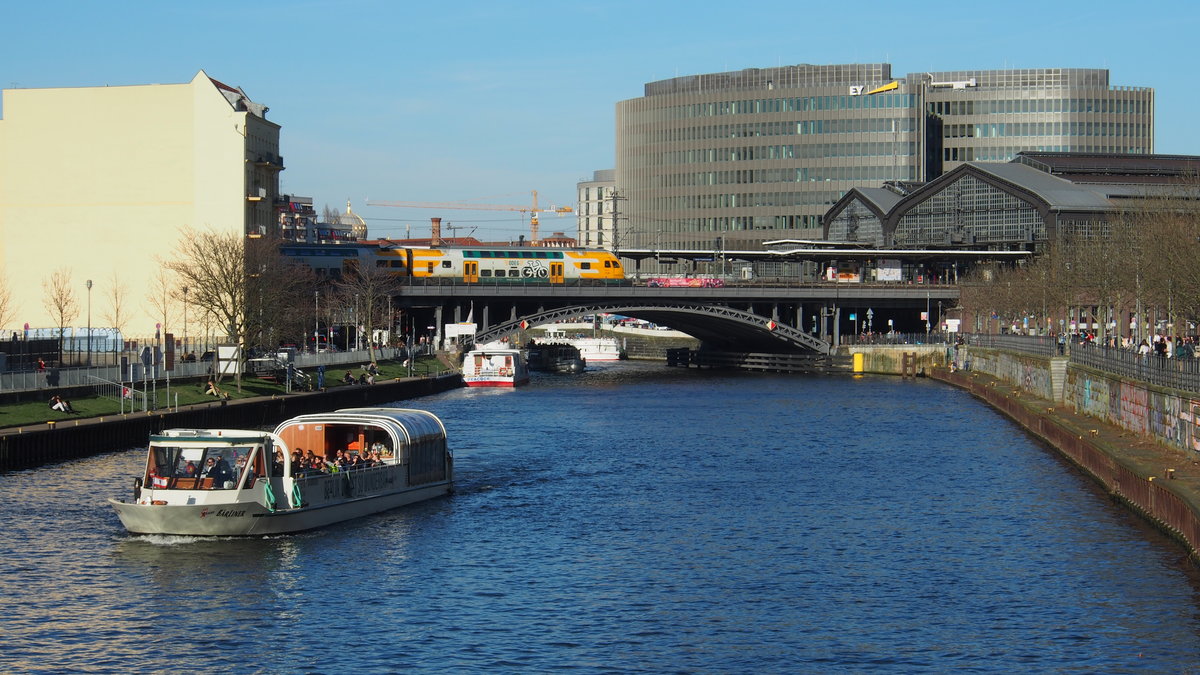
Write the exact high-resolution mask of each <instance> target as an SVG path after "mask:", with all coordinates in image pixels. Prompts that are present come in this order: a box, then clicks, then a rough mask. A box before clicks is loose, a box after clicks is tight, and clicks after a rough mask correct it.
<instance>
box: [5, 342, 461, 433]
mask: <svg viewBox="0 0 1200 675" xmlns="http://www.w3.org/2000/svg"><path fill="white" fill-rule="evenodd" d="M378 365H379V374H378V375H376V376H375V381H376V382H384V381H386V380H392V379H397V378H404V377H408V375H409V372H408V368H407V367H405V366H404V365H403V363H402V362H400V361H380V362H379V363H378ZM347 370H349V371H350V373H351V374H352V375H355V376H357V375H358V374H359V373H361V372H363V371H362V368H361V367H360V365H356V366H354V367H346V366H336V367H328V366H326V368H325V388H326V389H332V388H334V387H345V386H350V385H346V384H343V383H342V382H341V380H340V378H341V377H342V376H343V375H344V374H345V373H346V371H347ZM445 370H446V367H445V366H444V365H443V364H442V363H441V362H440V361H438V360H437V359H436V358H434V357H432V356H429V357H422V358H419V359H417V361H416V362H415V363H414V364H413V370H412V374H413V376H415V377H421V376H424V375H436V374H438V373H441V372H444V371H445ZM305 373H307V374H308V375H309V377H311V378H313V380H314V382H315V380H316V374H317V373H316V369H315V368H308V369H306V370H305ZM217 386H218V387H220V389H221V390H222V391H224V392H227V393H228V394H229V399H230V400H232V401H236V400H237V399H241V398H251V397H254V396H272V395H277V394H284V393H286V392H285V389H286V387H285V385H284V384H283V383H281V382H273V381H270V380H261V379H258V378H256V377H243V378H242V390H241V391H240V392H239V391H237V388H236V385H235V383H234V381H233V378H231V377H229V376H226V377H225V378H224V379H222V380H221V382H220V383H218V385H217ZM204 389H205V386H204V383H203V382H199V383H197V382H188V383H184V384H181V385H179V386H175V385H174V384H172V385H171V388H170V400H169V407H172V408H173V407H175V405H176V401H178V404H179V405H181V406H185V405H192V404H194V403H211V402H212V401H214V400H216V399H215V398H213V397H212V396H206V395H205V394H204ZM167 392H168V390H167V387H166V384H165V382H159V383H158V403H159V405H158V407H159V408H160V409H165V408H167V407H168V393H167ZM45 394H46V396H45V399H46V400H45V401H30V402H27V403H12V404H9V405H0V428H7V427H21V426H30V425H34V424H45V423H46V422H48V421H50V420H55V421H59V422H61V421H63V420H72V419H82V418H85V417H103V416H105V415H117V414H120V412H121V402H120V401H117V400H115V399H111V398H103V397H100V396H89V397H86V398H73V399H71V407H73V408H74V409H75V411H76V414H74V415H69V414H67V413H61V412H59V411H57V410H51V409H50V405H49V400H50V397H51V396H52V395H53V394H54V390H52V389H47V390H46V391H45ZM125 411H126V412H129V404H128V403H126V404H125Z"/></svg>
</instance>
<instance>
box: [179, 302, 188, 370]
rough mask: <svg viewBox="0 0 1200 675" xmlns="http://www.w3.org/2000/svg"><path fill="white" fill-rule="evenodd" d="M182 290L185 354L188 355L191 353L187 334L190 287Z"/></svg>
mask: <svg viewBox="0 0 1200 675" xmlns="http://www.w3.org/2000/svg"><path fill="white" fill-rule="evenodd" d="M180 290H182V291H183V353H184V354H185V355H186V354H188V353H189V352H188V346H187V344H188V339H187V333H188V322H187V294H188V287H187V286H184V287H183V288H181V289H180Z"/></svg>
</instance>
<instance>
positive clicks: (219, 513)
mask: <svg viewBox="0 0 1200 675" xmlns="http://www.w3.org/2000/svg"><path fill="white" fill-rule="evenodd" d="M245 515H246V512H245V511H244V510H243V511H230V510H229V509H217V510H216V511H209V510H208V509H204V510H203V511H201V512H200V517H201V518H207V517H208V516H214V517H216V518H242V517H244V516H245Z"/></svg>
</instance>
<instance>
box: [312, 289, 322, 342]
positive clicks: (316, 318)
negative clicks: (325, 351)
mask: <svg viewBox="0 0 1200 675" xmlns="http://www.w3.org/2000/svg"><path fill="white" fill-rule="evenodd" d="M320 341H321V291H320V290H319V289H318V290H315V291H313V353H314V354H316V353H317V351H319V349H318V348H319V347H320V344H319V343H320Z"/></svg>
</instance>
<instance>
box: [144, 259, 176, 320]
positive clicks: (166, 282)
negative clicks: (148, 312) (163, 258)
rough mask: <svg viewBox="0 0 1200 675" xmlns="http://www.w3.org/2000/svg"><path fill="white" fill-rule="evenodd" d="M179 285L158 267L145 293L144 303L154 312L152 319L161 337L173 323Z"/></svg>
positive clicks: (167, 271)
mask: <svg viewBox="0 0 1200 675" xmlns="http://www.w3.org/2000/svg"><path fill="white" fill-rule="evenodd" d="M179 295H180V293H179V284H178V283H177V282H176V279H175V278H174V275H172V274H171V273H170V270H168V269H167V268H165V267H160V268H159V269H158V272H157V273H155V275H154V278H152V279H151V280H150V287H149V289H148V290H147V291H146V302H147V303H149V305H150V308H151V309H153V310H154V318H155V320H156V321H157V322H158V324H159V326H158V328H159V329H160V330H161V334H162V335H166V334H167V333H169V332H170V331H171V330H172V328H173V326H172V324H173V323H174V322H175V312H176V309H177V306H178V303H179V298H178V296H179Z"/></svg>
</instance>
